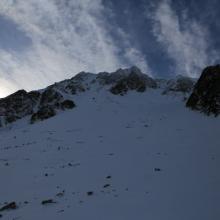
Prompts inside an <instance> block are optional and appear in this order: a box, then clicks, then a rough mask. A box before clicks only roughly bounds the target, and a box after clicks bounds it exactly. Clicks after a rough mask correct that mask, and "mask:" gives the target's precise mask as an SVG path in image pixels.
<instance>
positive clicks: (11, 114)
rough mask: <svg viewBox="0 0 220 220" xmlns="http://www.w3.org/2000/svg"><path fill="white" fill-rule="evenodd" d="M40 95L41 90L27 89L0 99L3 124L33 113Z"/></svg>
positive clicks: (0, 114)
mask: <svg viewBox="0 0 220 220" xmlns="http://www.w3.org/2000/svg"><path fill="white" fill-rule="evenodd" d="M39 97H40V93H39V92H29V93H28V92H26V91H25V90H19V91H17V92H15V93H14V94H12V95H10V96H8V97H6V98H3V99H0V116H1V125H3V124H8V123H11V122H14V121H16V120H18V119H20V118H23V117H25V116H27V115H30V114H32V113H33V109H34V107H35V106H36V104H37V102H38V100H39Z"/></svg>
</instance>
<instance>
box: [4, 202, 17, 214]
mask: <svg viewBox="0 0 220 220" xmlns="http://www.w3.org/2000/svg"><path fill="white" fill-rule="evenodd" d="M17 208H18V206H17V204H16V202H11V203H9V204H7V205H5V206H3V207H2V208H0V212H2V211H5V210H12V209H17Z"/></svg>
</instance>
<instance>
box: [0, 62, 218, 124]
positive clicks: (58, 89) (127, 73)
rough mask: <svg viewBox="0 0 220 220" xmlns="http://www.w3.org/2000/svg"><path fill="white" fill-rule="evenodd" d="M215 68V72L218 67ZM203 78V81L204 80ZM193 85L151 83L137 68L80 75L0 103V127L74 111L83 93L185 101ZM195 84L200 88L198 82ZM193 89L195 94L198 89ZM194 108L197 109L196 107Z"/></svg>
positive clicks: (181, 79) (180, 81) (188, 80)
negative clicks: (151, 94)
mask: <svg viewBox="0 0 220 220" xmlns="http://www.w3.org/2000/svg"><path fill="white" fill-rule="evenodd" d="M216 68H217V69H218V68H219V67H216ZM216 68H215V70H216ZM211 70H213V68H211ZM211 70H210V68H208V69H206V70H205V73H206V74H205V75H206V78H207V77H208V78H210V77H211V78H212V76H209V75H210V73H209V72H210V71H211ZM207 74H208V76H207ZM203 75H204V74H203ZM203 75H202V78H204V77H203ZM215 77H217V78H218V77H219V74H218V73H217V75H216V76H215ZM214 80H215V79H214ZM195 82H196V81H195V79H192V78H189V77H184V76H177V77H175V78H174V79H170V80H157V79H153V78H152V77H150V76H148V75H146V74H144V73H142V72H141V70H140V69H139V68H138V67H136V66H133V67H131V68H127V69H118V70H116V71H115V72H112V73H108V72H101V73H98V74H93V73H89V72H80V73H78V74H77V75H75V76H74V77H72V78H71V79H66V80H63V81H61V82H57V83H54V84H53V85H50V86H48V87H47V88H45V89H42V90H39V91H31V92H26V91H25V90H19V91H17V92H15V93H14V94H12V95H9V96H8V97H5V98H3V99H0V119H1V120H0V126H4V125H7V124H9V123H12V122H14V121H17V120H18V119H21V118H24V117H27V118H28V120H29V122H30V123H35V122H37V121H41V120H44V119H48V118H50V117H53V116H55V115H56V114H57V113H59V112H61V111H65V110H67V109H72V108H75V107H76V106H77V103H76V102H75V97H76V96H79V95H80V94H82V93H86V94H89V93H92V92H93V93H95V94H94V96H96V94H98V93H100V92H107V93H108V94H109V95H110V94H111V95H120V96H124V95H126V94H127V93H129V92H139V93H143V92H148V91H149V90H152V89H153V90H155V89H157V90H158V91H159V92H160V93H161V94H162V95H180V96H181V97H184V98H185V99H187V98H188V96H189V95H190V93H191V92H192V90H193V87H194V85H195ZM198 83H199V84H201V79H200V80H199V82H198ZM198 83H197V84H198ZM214 83H215V85H214V87H216V86H217V87H218V84H219V81H218V80H217V81H216V82H214ZM216 84H217V85H216ZM203 87H204V86H203ZM196 88H197V89H196V90H198V85H197V87H196ZM206 88H209V86H207V85H206V86H205V89H206ZM194 93H195V91H194ZM214 93H216V99H218V97H219V90H218V88H217V89H214ZM193 96H194V97H195V95H193ZM197 96H198V95H197ZM192 99H195V98H192V97H191V98H190V100H189V101H188V102H187V103H188V104H187V106H190V105H191V104H190V103H192ZM191 106H192V105H191ZM193 108H194V109H196V108H195V107H193ZM218 108H219V107H217V110H213V111H215V112H213V113H215V114H216V111H217V114H218V112H219V110H218ZM211 112H212V111H211Z"/></svg>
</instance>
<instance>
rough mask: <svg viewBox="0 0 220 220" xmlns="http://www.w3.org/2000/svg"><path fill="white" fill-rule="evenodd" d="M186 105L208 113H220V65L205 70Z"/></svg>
mask: <svg viewBox="0 0 220 220" xmlns="http://www.w3.org/2000/svg"><path fill="white" fill-rule="evenodd" d="M186 106H187V107H189V108H191V109H193V110H197V111H201V112H203V113H205V114H207V115H210V114H213V115H215V116H218V115H219V114H220V65H216V66H209V67H207V68H205V69H204V70H203V72H202V74H201V76H200V78H199V80H198V81H197V83H196V85H195V87H194V90H193V92H192V94H191V96H190V97H189V99H188V101H187V103H186Z"/></svg>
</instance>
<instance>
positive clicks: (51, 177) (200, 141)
mask: <svg viewBox="0 0 220 220" xmlns="http://www.w3.org/2000/svg"><path fill="white" fill-rule="evenodd" d="M83 76H85V74H83ZM93 77H94V76H93ZM83 82H85V79H83ZM64 83H65V82H64ZM94 84H95V86H92V87H90V88H89V90H88V91H86V92H79V93H77V94H75V95H74V96H72V95H68V94H65V98H68V99H70V100H73V101H74V103H76V106H77V107H75V108H73V109H71V110H67V111H61V112H60V113H59V114H58V115H57V116H56V117H52V118H49V119H48V120H44V121H40V122H37V123H35V124H29V116H26V117H24V118H22V119H21V120H17V121H16V122H14V123H13V124H9V125H7V126H6V127H2V128H1V129H0V174H1V181H0V208H1V207H4V205H5V204H4V203H5V202H8V203H10V202H13V201H14V202H16V205H17V209H14V210H5V211H2V212H1V211H0V214H1V215H2V219H8V220H12V219H22V220H30V219H31V220H39V219H45V220H49V219H53V220H60V219H62V220H69V219H77V220H85V219H92V220H134V219H138V220H142V219H143V220H146V219H150V220H161V219H163V220H207V219H211V220H218V219H219V218H220V209H219V203H220V189H219V184H220V174H219V167H220V148H219V146H220V138H219V130H220V118H219V117H218V118H215V117H212V116H210V117H207V116H205V115H203V114H200V113H198V112H194V111H191V110H190V109H187V108H185V102H183V96H182V95H171V94H169V95H162V93H163V91H164V88H163V86H162V87H161V88H159V87H158V88H157V89H155V88H149V89H147V90H146V91H145V92H141V93H140V92H138V91H135V90H131V91H130V90H129V91H127V93H126V95H123V96H122V95H114V94H112V93H111V92H109V90H108V89H106V87H102V86H100V84H97V85H96V82H94ZM50 199H52V202H54V203H49V204H41V203H42V201H45V200H50ZM49 202H51V201H49Z"/></svg>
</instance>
